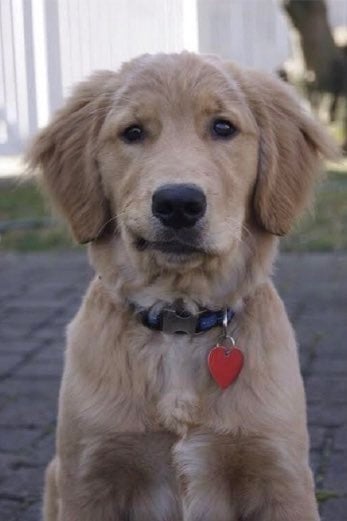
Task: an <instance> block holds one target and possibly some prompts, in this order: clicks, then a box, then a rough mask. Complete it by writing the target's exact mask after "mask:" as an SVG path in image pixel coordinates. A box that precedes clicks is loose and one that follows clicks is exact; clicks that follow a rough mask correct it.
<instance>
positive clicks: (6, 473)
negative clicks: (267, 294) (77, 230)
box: [0, 252, 347, 521]
mask: <svg viewBox="0 0 347 521" xmlns="http://www.w3.org/2000/svg"><path fill="white" fill-rule="evenodd" d="M275 275H276V280H277V286H278V288H279V290H280V293H281V294H282V296H283V298H284V300H285V302H286V305H287V309H288V312H289V314H290V317H291V319H292V321H293V323H294V326H295V329H296V331H297V336H298V339H299V343H300V359H301V367H302V372H303V375H304V378H305V384H306V389H307V397H308V416H309V427H310V434H311V461H312V467H313V469H314V472H315V476H316V483H317V489H318V490H319V491H320V492H319V495H320V497H321V499H323V500H324V501H321V503H320V509H321V514H322V519H323V520H324V521H345V520H346V519H347V352H346V351H347V350H346V347H347V254H304V255H299V254H287V255H282V257H281V259H280V261H279V263H278V267H277V268H276V273H275ZM90 278H91V270H90V268H89V267H88V265H87V262H86V259H85V255H84V254H81V253H75V252H69V253H60V254H57V253H54V254H51V253H44V254H25V255H24V254H21V255H19V254H5V255H3V256H2V258H1V259H0V519H1V521H19V520H20V521H39V519H40V500H41V490H42V478H43V472H44V467H45V465H46V463H47V462H48V461H49V459H50V457H51V456H52V454H53V450H54V429H55V418H56V409H57V407H56V403H57V393H58V389H59V380H60V375H61V370H62V358H63V347H64V328H65V325H66V324H67V322H69V320H70V319H71V317H72V316H73V314H74V313H75V311H76V309H77V308H78V306H79V303H80V300H81V296H82V294H83V292H84V291H85V288H86V286H87V283H88V280H89V279H90Z"/></svg>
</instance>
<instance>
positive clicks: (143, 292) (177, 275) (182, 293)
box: [90, 237, 276, 314]
mask: <svg viewBox="0 0 347 521" xmlns="http://www.w3.org/2000/svg"><path fill="white" fill-rule="evenodd" d="M120 240H121V239H120V238H119V237H114V238H112V239H108V240H107V241H98V242H96V243H94V244H92V245H91V247H90V259H91V263H92V265H93V266H94V268H95V270H96V272H97V274H98V275H99V276H100V277H101V280H102V284H103V286H104V287H105V288H106V289H107V291H108V294H109V295H110V298H111V299H112V300H114V301H115V302H118V303H120V304H124V303H125V302H133V303H136V305H138V306H140V307H143V308H151V307H153V306H156V307H157V308H158V309H159V308H161V307H164V306H171V305H173V304H174V303H175V302H177V301H178V300H179V301H181V302H182V303H183V306H184V308H185V309H186V310H187V311H189V312H190V313H193V314H194V313H197V312H198V310H199V308H207V309H212V310H215V309H222V308H225V307H231V308H233V309H235V310H237V309H240V306H242V300H243V299H244V298H245V297H247V296H249V295H250V293H251V292H253V291H255V290H256V288H257V287H258V286H259V285H260V284H262V283H264V281H265V280H267V279H268V277H269V276H270V274H271V267H272V262H273V258H274V255H275V253H276V241H274V239H273V238H272V237H270V240H269V242H268V244H267V247H266V248H264V246H263V247H262V249H256V248H255V249H254V250H253V251H252V250H250V248H249V245H247V244H245V245H243V246H240V247H239V249H238V251H237V252H235V253H231V254H230V255H228V256H224V257H223V258H221V259H215V261H214V264H212V263H211V264H212V265H210V266H209V269H202V268H201V267H198V268H192V269H191V270H184V269H181V270H179V269H175V270H172V271H171V270H170V269H159V270H157V271H156V272H155V271H150V270H142V269H139V267H138V266H136V264H135V263H134V262H132V259H131V256H130V255H129V252H128V251H127V250H126V248H124V247H123V245H122V244H119V241H120ZM263 242H264V238H263V241H262V243H263Z"/></svg>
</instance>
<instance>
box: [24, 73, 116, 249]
mask: <svg viewBox="0 0 347 521" xmlns="http://www.w3.org/2000/svg"><path fill="white" fill-rule="evenodd" d="M115 78H116V74H115V73H113V72H109V71H100V72H98V73H95V74H94V75H93V76H91V78H90V79H89V80H87V81H85V82H83V83H81V84H80V85H78V86H77V88H76V90H75V92H74V93H73V95H72V96H71V98H69V99H68V100H67V102H66V103H65V106H64V107H63V108H62V109H61V110H59V111H58V112H57V114H56V115H55V117H54V119H53V121H52V122H51V123H50V124H49V125H48V126H47V127H46V128H45V129H43V130H42V131H41V132H40V133H39V135H38V136H37V138H36V139H35V141H34V143H33V144H32V146H31V148H30V149H29V151H28V153H27V161H28V163H29V168H31V169H35V168H37V167H40V168H41V171H42V177H43V181H44V186H45V187H46V188H47V191H48V193H49V194H50V195H51V197H52V200H53V202H54V203H55V205H56V206H57V208H58V210H60V211H61V213H62V214H63V215H64V216H65V217H66V218H67V220H68V222H69V224H70V227H71V229H72V232H73V235H74V237H75V238H76V240H77V241H78V242H80V243H86V242H90V241H92V240H93V239H95V238H96V237H97V236H98V235H99V234H100V232H101V231H102V229H103V227H104V225H105V223H106V222H107V221H108V219H109V217H110V216H109V207H108V203H107V200H106V197H105V195H104V193H103V189H102V186H101V179H100V176H99V173H98V166H97V159H96V158H97V143H98V133H99V130H100V128H101V126H102V123H103V121H104V119H105V117H106V114H107V112H108V110H109V108H110V106H111V96H112V93H114V90H115Z"/></svg>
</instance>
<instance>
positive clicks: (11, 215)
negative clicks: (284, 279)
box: [0, 161, 347, 252]
mask: <svg viewBox="0 0 347 521" xmlns="http://www.w3.org/2000/svg"><path fill="white" fill-rule="evenodd" d="M49 216H50V211H49V209H48V207H47V205H46V204H45V202H44V199H43V197H42V196H41V194H40V192H39V190H38V188H37V187H36V186H35V185H34V184H33V183H32V182H30V181H26V182H22V183H18V182H15V181H11V180H7V181H0V223H1V222H2V221H14V220H23V219H24V220H27V219H29V220H34V221H40V220H42V219H47V217H49ZM281 247H282V251H299V252H304V251H336V250H347V162H346V161H345V162H344V163H343V164H341V165H339V167H336V166H335V167H334V168H333V167H331V168H330V170H329V172H328V174H327V179H326V181H325V182H323V183H322V184H321V185H320V186H319V187H318V189H317V197H316V204H315V210H314V212H313V213H312V214H306V216H305V217H304V218H303V220H302V221H301V223H300V224H299V225H298V226H297V227H296V228H295V230H294V231H293V232H292V233H291V234H290V235H289V236H288V237H286V238H285V239H282V241H281ZM67 248H68V249H70V248H77V246H75V245H74V243H73V241H72V240H71V238H70V236H69V233H68V232H67V229H66V227H64V225H63V224H62V223H59V222H58V221H53V224H52V225H51V226H44V227H41V228H37V229H30V230H28V229H26V230H25V229H19V230H11V231H7V232H4V233H1V234H0V250H16V251H40V250H48V249H67Z"/></svg>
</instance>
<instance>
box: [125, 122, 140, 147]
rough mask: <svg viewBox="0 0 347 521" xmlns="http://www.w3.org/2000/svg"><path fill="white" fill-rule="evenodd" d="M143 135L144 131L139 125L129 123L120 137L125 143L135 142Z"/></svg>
mask: <svg viewBox="0 0 347 521" xmlns="http://www.w3.org/2000/svg"><path fill="white" fill-rule="evenodd" d="M144 137H145V132H144V130H143V128H142V127H141V126H140V125H131V126H130V127H127V128H126V129H125V130H124V131H123V132H122V138H123V139H124V141H125V142H126V143H137V142H139V141H142V140H143V138H144Z"/></svg>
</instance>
